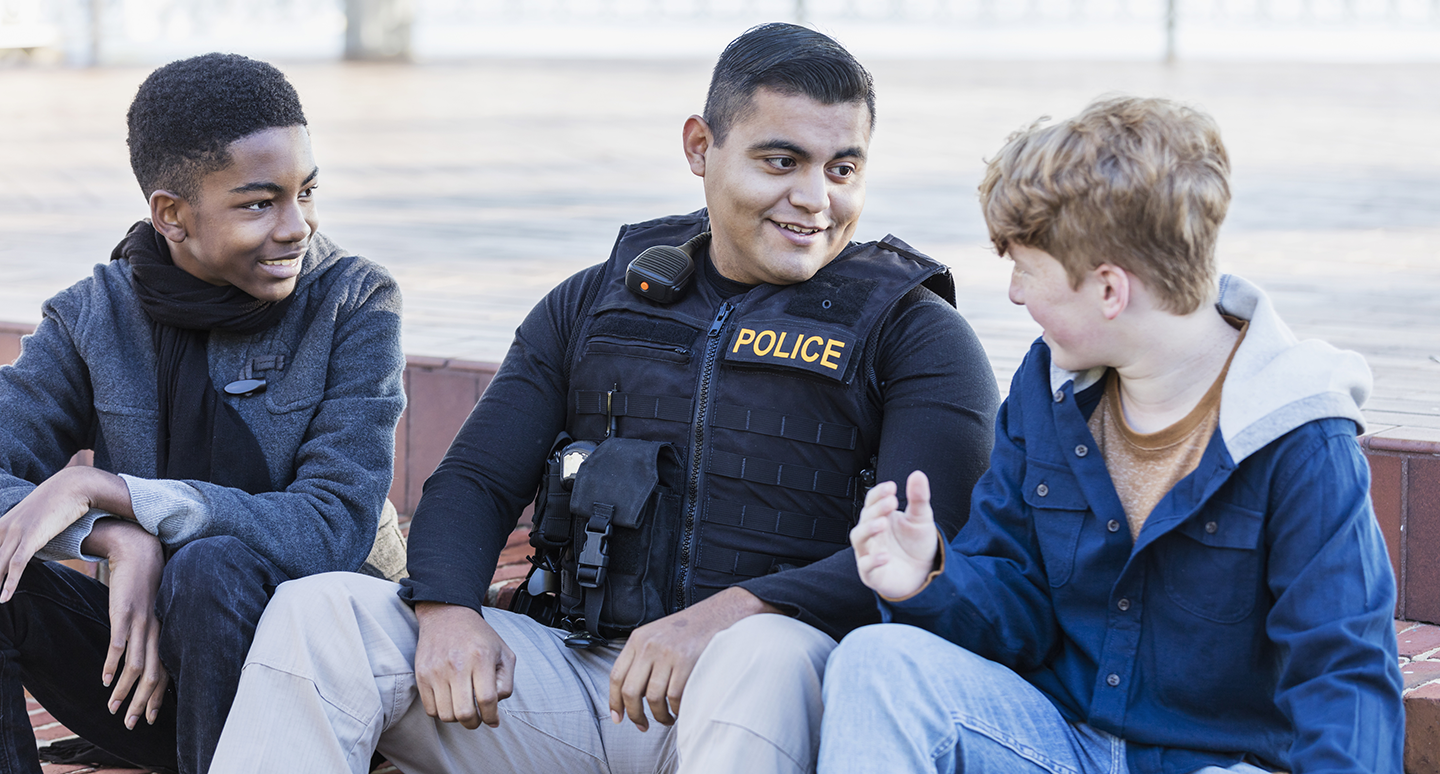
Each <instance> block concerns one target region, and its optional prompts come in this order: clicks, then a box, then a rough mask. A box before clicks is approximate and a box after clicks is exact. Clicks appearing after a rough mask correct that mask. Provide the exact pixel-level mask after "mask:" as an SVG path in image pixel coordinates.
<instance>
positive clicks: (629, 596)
mask: <svg viewBox="0 0 1440 774" xmlns="http://www.w3.org/2000/svg"><path fill="white" fill-rule="evenodd" d="M682 485H683V473H682V470H681V466H680V458H679V454H677V453H676V451H675V447H673V446H672V445H670V444H667V443H658V442H655V441H639V440H634V439H630V438H609V439H606V440H605V441H603V442H601V443H600V444H599V445H598V446H597V447H596V448H595V451H593V452H591V454H590V456H589V458H588V459H586V460H585V463H584V464H583V465H582V466H581V467H580V470H579V472H578V473H577V474H576V476H575V487H574V489H573V490H572V491H571V492H570V512H571V514H572V515H573V517H574V518H573V521H572V522H571V523H572V529H573V542H572V543H571V545H572V546H573V550H572V551H568V552H566V556H565V561H564V564H563V567H562V570H563V571H562V579H561V584H560V599H561V607H562V609H563V610H564V613H565V615H566V616H569V617H574V618H584V619H585V628H586V629H587V630H589V631H590V633H592V634H599V635H602V636H604V637H618V636H623V635H624V634H626V633H628V632H629V631H630V630H632V629H634V628H636V627H638V626H642V625H644V624H647V623H649V622H651V621H654V620H656V619H659V618H663V617H664V616H666V615H668V614H670V613H672V612H674V610H673V609H671V605H670V604H669V598H670V596H671V595H670V590H671V586H672V585H673V583H674V576H675V553H676V551H677V546H676V541H677V535H678V534H679V519H680V518H681V513H680V509H681V505H682V500H683V490H682V489H681V487H682Z"/></svg>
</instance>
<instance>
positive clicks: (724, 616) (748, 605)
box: [690, 586, 780, 629]
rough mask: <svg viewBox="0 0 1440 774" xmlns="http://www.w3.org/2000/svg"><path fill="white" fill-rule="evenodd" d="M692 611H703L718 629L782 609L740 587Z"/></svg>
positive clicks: (735, 587)
mask: <svg viewBox="0 0 1440 774" xmlns="http://www.w3.org/2000/svg"><path fill="white" fill-rule="evenodd" d="M690 609H691V610H696V611H700V610H703V611H704V612H705V614H706V616H707V617H709V618H710V619H711V620H712V621H714V622H715V623H717V624H720V625H719V626H717V627H716V628H717V629H725V628H728V627H730V626H731V625H733V624H735V623H736V622H738V621H740V620H741V619H743V618H749V617H750V616H752V615H760V614H761V613H779V612H780V608H778V607H775V606H774V605H771V604H769V603H768V602H765V601H764V600H762V599H760V598H759V597H757V596H755V595H754V594H751V593H750V592H748V591H746V590H745V589H742V588H740V587H739V586H731V587H730V588H728V589H725V590H724V591H722V592H720V593H719V594H716V595H715V596H713V597H710V598H709V599H707V600H705V601H704V602H700V603H699V604H696V605H694V606H693V607H691V608H690Z"/></svg>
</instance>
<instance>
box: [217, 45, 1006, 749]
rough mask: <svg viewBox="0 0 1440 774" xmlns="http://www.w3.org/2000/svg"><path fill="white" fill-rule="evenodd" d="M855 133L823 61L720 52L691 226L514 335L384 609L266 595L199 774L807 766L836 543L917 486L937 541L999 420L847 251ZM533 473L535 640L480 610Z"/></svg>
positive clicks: (849, 601) (328, 597) (943, 290)
mask: <svg viewBox="0 0 1440 774" xmlns="http://www.w3.org/2000/svg"><path fill="white" fill-rule="evenodd" d="M873 123H874V92H873V87H872V81H871V78H870V75H869V73H867V72H866V71H865V70H864V68H862V67H861V66H860V65H859V63H857V62H856V61H855V59H854V58H853V57H851V56H850V54H849V53H848V52H846V51H845V50H844V49H843V48H841V47H840V46H839V45H838V44H836V43H835V42H834V41H833V40H831V39H830V38H827V37H825V36H824V35H821V34H818V33H816V32H813V31H811V30H808V29H805V28H803V27H797V26H794V25H789V24H769V25H765V26H762V27H757V28H755V29H752V30H750V31H749V32H746V33H745V34H744V35H742V36H741V37H740V38H738V39H737V40H735V41H734V42H733V43H731V44H730V46H729V47H728V48H726V50H725V52H724V53H723V54H722V55H721V58H720V61H719V63H718V64H717V65H716V67H715V71H714V76H713V78H712V81H711V85H710V93H709V98H708V100H707V103H706V106H705V114H704V116H703V117H702V116H691V117H690V118H689V119H687V120H686V122H685V126H684V133H683V145H684V151H685V156H686V158H687V160H688V162H689V164H690V169H691V171H692V172H694V174H696V175H697V176H699V177H701V178H703V179H704V185H705V203H706V205H707V209H704V210H700V211H698V212H694V213H691V214H688V215H678V216H673V217H668V218H662V219H659V220H654V221H650V222H647V223H641V224H638V225H631V226H626V227H624V228H622V229H621V232H620V237H619V240H618V242H617V243H616V245H615V249H614V252H613V253H612V255H611V257H610V260H609V261H607V262H606V263H604V264H601V265H598V266H595V267H592V268H590V269H587V270H585V271H583V272H581V273H580V274H577V275H575V276H574V277H572V278H570V279H569V280H567V281H566V282H565V283H563V284H562V285H560V286H559V287H558V288H556V289H555V290H554V291H552V292H551V293H550V294H549V295H548V296H547V297H546V298H545V299H544V300H543V301H542V302H541V303H540V304H539V306H537V307H536V308H535V310H534V311H533V312H531V314H530V316H529V317H528V318H527V319H526V321H525V322H524V324H523V325H522V326H521V327H520V329H519V331H518V333H517V335H516V338H515V342H514V344H513V345H512V346H511V350H510V353H509V355H507V357H506V358H505V361H504V364H503V365H502V367H501V369H500V372H499V373H498V374H497V375H496V377H495V380H494V381H493V382H492V383H491V385H490V386H489V388H488V389H487V390H486V392H485V395H484V398H483V399H482V400H481V401H480V403H479V404H478V405H477V406H476V407H475V410H474V412H473V413H472V414H471V415H470V418H469V420H468V421H467V422H466V424H465V426H464V428H463V429H462V430H461V431H460V433H459V435H458V436H457V437H456V439H455V441H454V443H453V445H452V446H451V448H450V452H449V454H448V455H447V457H446V458H445V460H444V461H443V462H442V463H441V465H440V467H439V468H438V469H437V470H436V472H435V474H434V475H433V476H432V477H431V478H430V480H429V481H428V482H427V483H426V486H425V495H424V498H423V499H422V500H421V502H420V505H419V507H418V509H417V511H416V514H415V520H414V526H413V528H412V532H411V536H410V541H411V542H410V555H409V570H410V578H409V579H408V580H407V581H405V583H404V585H403V586H400V587H397V586H395V585H394V584H388V583H385V582H383V581H379V580H376V581H374V582H366V579H363V578H345V577H339V576H332V577H322V578H316V579H307V580H305V581H302V582H299V583H294V584H287V586H286V587H285V588H282V589H281V590H280V592H279V594H278V595H277V598H276V600H275V602H273V603H272V605H271V607H270V611H269V612H268V613H267V615H266V619H265V621H264V622H262V625H261V627H260V631H259V634H258V639H257V642H256V646H255V647H254V648H253V649H252V651H251V654H250V657H249V659H248V662H247V668H246V671H245V677H244V680H243V681H242V687H241V691H240V699H239V700H238V702H237V704H236V706H235V710H234V711H233V712H232V714H231V716H230V719H229V723H228V725H227V727H226V732H225V736H224V738H223V739H222V742H221V747H220V752H219V754H218V757H217V764H216V769H215V771H217V772H237V771H275V770H281V769H288V770H304V771H321V772H330V771H357V772H360V771H364V768H363V766H364V765H365V763H366V762H368V760H369V756H370V751H371V749H373V748H374V747H375V746H376V745H377V743H378V747H379V750H380V751H381V752H383V753H384V754H385V755H387V756H388V757H389V758H390V759H391V760H392V761H394V762H395V763H396V764H397V765H398V766H399V767H400V768H402V769H403V770H404V771H406V772H410V773H411V774H416V773H418V772H444V771H457V770H462V769H463V770H467V771H485V772H494V771H617V772H618V771H625V772H630V771H634V772H642V771H643V772H652V771H672V770H676V769H677V768H678V769H679V770H683V771H718V772H739V771H745V772H769V771H805V770H811V769H813V768H814V765H815V764H814V761H815V755H816V752H817V742H818V727H819V720H820V709H821V707H820V694H819V686H820V678H821V673H822V671H823V669H824V664H825V659H826V657H827V655H828V654H829V652H830V650H831V649H832V648H833V647H834V644H835V640H836V639H838V638H839V637H841V636H843V635H844V634H845V633H846V632H848V631H849V630H851V629H853V628H855V627H858V626H861V625H863V624H866V623H870V622H874V621H876V620H878V616H877V612H876V609H875V605H874V603H873V601H872V599H871V596H870V595H869V593H868V591H867V590H866V589H865V588H864V587H863V586H862V585H861V584H860V583H859V581H858V579H857V577H856V572H855V559H854V556H853V554H852V552H851V551H850V549H848V548H846V546H845V544H846V534H847V531H848V529H849V527H850V525H851V524H852V523H853V520H854V518H855V516H856V514H857V512H858V505H859V503H861V501H862V500H863V497H864V493H865V489H866V486H867V484H868V483H873V481H874V477H875V476H877V475H878V476H879V477H880V478H882V479H883V478H886V477H889V476H894V475H899V474H900V473H902V472H903V473H908V472H909V471H910V470H911V469H913V468H920V469H924V470H926V471H927V472H929V473H930V475H931V478H932V480H934V481H936V482H937V487H939V488H943V489H944V490H945V491H946V498H945V499H943V500H942V499H941V498H939V497H937V498H936V501H937V502H945V503H950V504H951V505H952V507H951V508H950V510H948V511H947V512H945V513H942V514H938V515H937V520H938V521H939V523H940V526H941V528H942V530H944V531H945V532H946V533H947V535H948V534H953V533H954V532H955V531H956V530H958V528H959V526H960V525H961V523H962V522H963V520H964V518H965V514H966V513H967V512H968V510H969V508H968V501H969V493H970V489H971V487H972V486H973V485H974V483H975V481H976V480H977V478H978V477H979V475H980V474H981V472H982V471H983V470H984V468H985V460H986V455H987V454H988V453H989V450H990V445H991V438H990V433H991V427H992V422H993V416H994V411H995V408H996V405H997V403H998V396H997V392H996V388H995V381H994V377H993V375H992V373H991V370H990V366H989V363H988V361H987V360H986V357H985V353H984V352H983V350H982V349H981V347H980V345H979V343H978V342H977V341H976V339H975V337H974V335H973V333H972V332H971V330H970V328H969V327H968V326H967V325H966V323H965V322H964V320H962V319H961V317H960V316H959V315H958V314H957V313H956V311H955V309H954V308H953V303H954V301H953V285H952V283H951V279H950V276H949V274H948V272H947V270H946V269H945V268H944V267H943V266H941V265H940V264H938V263H936V262H935V261H933V260H931V259H929V258H927V257H925V256H923V255H920V254H919V253H917V252H915V251H914V250H912V249H911V248H910V247H908V246H907V245H905V244H904V243H903V242H900V241H899V240H896V239H893V238H886V239H885V240H882V241H880V242H872V243H865V244H857V243H854V242H852V241H851V239H852V237H853V235H854V232H855V227H856V224H857V222H858V220H859V217H860V212H861V210H862V208H863V205H864V202H865V178H866V167H867V161H868V158H867V156H868V153H869V147H870V135H871V130H872V128H873ZM681 245H683V246H684V249H683V250H681V251H678V252H677V251H675V250H674V249H670V250H668V251H664V248H666V247H667V246H668V247H670V248H674V247H675V246H681ZM656 247H660V248H662V251H663V252H664V253H665V254H661V253H656V252H649V253H647V252H646V251H647V250H648V249H650V248H656ZM692 259H693V261H694V264H695V266H694V267H693V270H692V267H691V265H690V262H691V260H692ZM632 263H633V264H635V265H634V266H633V267H632ZM692 271H693V273H692ZM627 274H628V275H629V276H628V281H627ZM687 275H688V276H687ZM562 431H563V433H562ZM557 434H559V438H558V439H557ZM552 455H553V458H554V462H553V464H552V465H551V466H550V468H549V470H548V472H549V475H547V476H545V478H546V485H545V486H544V488H543V489H542V491H541V497H540V500H539V503H538V505H539V508H538V509H537V517H536V528H535V531H534V532H533V533H532V544H533V545H535V547H536V561H537V564H538V566H539V568H538V569H537V571H536V572H535V573H534V574H532V577H531V580H530V583H529V584H528V586H527V588H528V589H529V591H530V592H533V593H526V594H522V595H521V596H522V599H523V600H524V601H525V603H526V606H527V607H528V610H529V611H530V612H531V613H533V614H534V615H536V616H537V617H539V618H541V619H542V620H543V622H544V624H550V626H547V625H542V624H541V623H537V621H536V620H534V619H532V618H530V617H526V616H524V615H519V614H516V613H511V612H508V611H503V610H496V609H491V608H486V609H484V610H482V609H481V604H482V602H483V600H484V598H485V592H486V589H487V586H488V583H489V580H490V577H491V575H492V574H493V572H494V569H495V565H496V561H497V558H498V556H499V553H500V551H501V549H502V548H503V547H504V545H505V541H506V537H507V535H508V534H509V533H510V532H511V530H513V529H514V527H515V525H516V523H517V521H518V518H519V516H520V513H521V511H522V510H523V509H524V507H525V505H526V504H527V503H528V502H529V501H530V500H531V499H532V498H533V497H534V495H535V492H536V489H537V485H538V484H539V483H540V482H541V480H542V471H546V469H547V468H546V460H547V457H550V456H552ZM397 588H398V589H399V595H398V596H397V595H396V593H395V592H396V590H397ZM402 600H403V601H402ZM412 606H413V610H412ZM567 645H569V646H570V647H567ZM682 706H683V709H682ZM627 718H628V720H629V721H630V722H629V723H626V722H625V720H626V719H627ZM606 721H609V722H606ZM652 721H654V722H655V723H658V724H659V726H658V727H654V726H652ZM482 723H483V724H485V725H486V726H488V727H487V728H479V726H480V724H482ZM672 728H673V730H674V733H672ZM316 729H321V731H320V733H321V734H322V735H323V736H324V737H325V738H324V739H323V740H320V741H317V740H316V739H315V736H314V735H315V733H316ZM467 729H472V730H467ZM642 732H648V733H642Z"/></svg>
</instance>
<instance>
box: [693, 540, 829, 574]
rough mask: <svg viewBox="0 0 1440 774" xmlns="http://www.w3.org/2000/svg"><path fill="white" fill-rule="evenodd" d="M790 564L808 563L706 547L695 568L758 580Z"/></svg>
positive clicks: (702, 550)
mask: <svg viewBox="0 0 1440 774" xmlns="http://www.w3.org/2000/svg"><path fill="white" fill-rule="evenodd" d="M782 564H788V565H793V566H795V567H802V566H804V565H806V564H808V562H806V561H804V560H800V559H785V558H783V557H775V556H771V555H770V554H756V553H751V552H750V551H734V550H732V549H729V548H717V547H715V546H704V547H703V548H701V549H700V558H699V559H697V560H695V566H696V567H698V568H700V569H702V570H709V571H710V572H723V573H726V574H728V575H741V576H744V577H746V578H758V577H760V576H762V575H769V574H770V573H771V571H773V570H774V569H775V568H776V567H778V566H780V565H782Z"/></svg>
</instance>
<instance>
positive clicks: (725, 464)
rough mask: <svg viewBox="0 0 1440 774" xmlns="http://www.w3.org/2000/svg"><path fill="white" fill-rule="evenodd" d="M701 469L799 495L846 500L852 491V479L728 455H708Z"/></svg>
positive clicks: (728, 453) (825, 472) (713, 452)
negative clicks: (826, 496) (800, 493)
mask: <svg viewBox="0 0 1440 774" xmlns="http://www.w3.org/2000/svg"><path fill="white" fill-rule="evenodd" d="M705 470H706V471H707V472H709V473H713V474H715V475H717V476H724V477H726V478H738V479H740V480H742V481H751V482H754V483H756V484H770V485H772V486H783V487H785V488H786V489H799V490H800V491H802V492H816V493H818V494H824V495H831V496H833V497H850V496H851V495H852V494H853V493H854V492H855V478H854V477H852V476H847V475H844V474H843V473H835V472H833V471H829V470H817V469H815V468H806V467H801V466H800V465H783V464H781V463H779V462H775V461H774V460H767V459H764V458H761V457H742V456H740V455H739V454H733V453H731V452H723V451H715V450H711V452H710V464H709V465H707V466H706V468H705Z"/></svg>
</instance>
